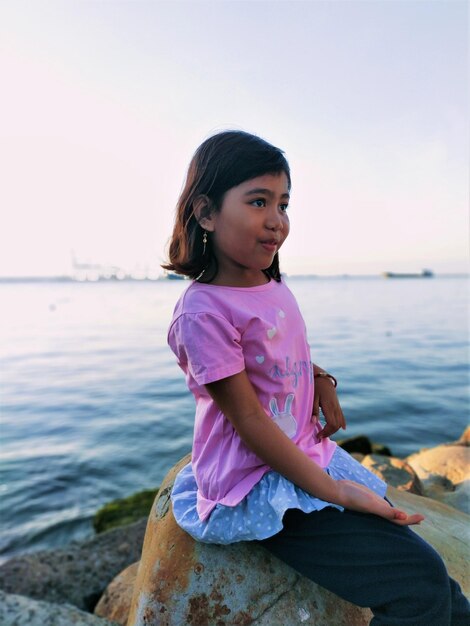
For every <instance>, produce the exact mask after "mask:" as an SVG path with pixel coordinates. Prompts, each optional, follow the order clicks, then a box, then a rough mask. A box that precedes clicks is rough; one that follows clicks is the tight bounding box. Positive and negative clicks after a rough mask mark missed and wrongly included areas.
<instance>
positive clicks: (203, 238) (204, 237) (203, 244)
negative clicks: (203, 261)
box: [202, 230, 207, 256]
mask: <svg viewBox="0 0 470 626" xmlns="http://www.w3.org/2000/svg"><path fill="white" fill-rule="evenodd" d="M206 244H207V231H206V230H205V231H204V234H203V236H202V256H204V255H205V254H206Z"/></svg>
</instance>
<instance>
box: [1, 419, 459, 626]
mask: <svg viewBox="0 0 470 626" xmlns="http://www.w3.org/2000/svg"><path fill="white" fill-rule="evenodd" d="M341 445H342V446H343V447H344V448H345V449H346V450H348V452H350V453H351V454H353V455H354V456H355V457H357V458H358V459H359V460H360V461H361V462H362V463H363V464H364V465H365V466H367V467H368V468H369V469H370V470H371V471H373V472H374V473H376V474H377V475H379V476H380V477H382V478H383V479H384V480H386V481H387V482H388V484H389V485H391V486H392V487H391V490H390V491H391V499H392V500H393V501H394V502H396V504H397V505H398V506H402V507H403V508H405V509H407V510H408V511H410V512H413V511H420V512H422V513H423V514H424V515H425V516H426V521H425V522H423V524H421V525H420V526H419V527H417V528H416V531H417V532H418V533H419V534H420V535H422V536H423V537H424V538H425V539H426V540H427V541H429V542H430V543H431V544H432V545H433V546H434V547H435V548H436V549H437V550H438V552H439V553H440V554H441V556H442V557H443V559H444V560H445V562H446V565H447V568H448V570H449V572H450V574H451V575H452V576H453V577H455V578H456V579H457V580H458V581H459V582H460V584H461V586H462V588H463V589H464V591H465V593H466V594H467V596H468V595H470V571H469V568H468V563H469V562H470V561H469V557H470V549H469V544H470V541H469V539H470V517H469V515H470V462H469V461H470V449H469V445H470V428H468V429H467V430H466V431H465V433H464V434H463V435H462V437H461V438H460V439H459V440H458V441H455V442H452V443H447V444H443V445H440V446H437V447H434V448H429V449H423V450H421V451H419V452H416V453H415V454H412V455H410V456H409V457H407V458H405V459H399V458H396V457H393V456H391V455H390V451H389V450H388V449H387V448H384V447H377V446H374V445H373V444H371V443H370V441H369V440H368V439H367V438H366V437H358V438H354V439H352V440H351V439H350V440H345V441H343V442H341ZM186 460H187V459H183V460H182V461H181V462H180V463H179V464H178V465H177V466H175V468H173V469H172V470H171V471H170V472H169V474H168V475H167V477H166V478H165V480H164V482H163V483H162V485H161V487H160V490H159V491H158V493H157V492H156V491H155V492H146V493H142V494H139V495H138V496H133V497H132V498H130V499H127V500H126V501H119V502H116V503H111V505H110V506H109V507H108V508H107V509H105V510H104V511H102V512H100V514H99V515H98V516H97V518H96V520H95V528H97V529H98V530H103V529H105V528H107V527H109V526H110V527H111V529H109V530H104V532H99V533H97V534H96V535H95V536H94V537H92V538H90V539H88V540H85V541H80V542H72V543H70V544H67V545H66V546H64V547H63V548H61V549H55V550H43V551H40V552H37V553H34V554H26V555H23V556H18V557H14V558H12V559H10V560H9V561H7V562H6V563H4V564H3V565H2V566H0V590H1V591H0V624H1V625H2V626H23V625H24V626H26V625H27V626H71V625H76V626H113V625H114V626H117V625H125V624H127V622H128V619H129V624H130V625H132V626H134V625H135V626H143V625H144V624H145V625H147V626H159V625H162V626H163V625H165V626H183V625H184V624H192V625H194V626H219V625H220V626H223V625H227V626H228V625H231V624H256V625H258V626H263V625H264V626H285V624H286V623H289V624H306V625H308V624H315V625H316V626H322V625H324V626H331V625H332V624H335V626H341V625H343V624H344V626H346V625H347V626H365V625H366V624H368V622H369V620H370V617H371V614H370V612H369V611H368V610H367V609H360V608H358V607H356V606H353V605H351V604H349V603H347V602H344V601H342V600H340V599H339V598H337V597H336V596H334V595H333V594H331V593H329V592H327V591H325V590H324V589H322V588H320V587H318V586H317V585H314V584H313V583H311V582H310V581H308V580H306V579H304V578H302V577H300V576H299V575H297V574H296V573H295V572H294V571H293V570H291V569H290V568H288V567H287V566H285V565H284V564H282V563H280V562H279V561H277V560H276V559H274V557H271V556H270V555H268V554H267V553H266V552H265V551H262V549H261V548H257V547H256V546H249V545H247V544H239V545H237V546H226V547H220V546H208V545H205V544H196V543H195V542H194V541H193V540H192V539H191V538H190V537H189V536H188V535H186V534H185V533H183V532H182V531H181V530H180V529H179V528H178V527H177V526H176V524H175V522H174V519H173V515H172V514H171V506H170V503H169V492H170V490H171V485H172V483H173V479H174V476H175V473H176V471H177V470H178V467H179V466H181V463H184V462H186ZM155 496H156V497H155ZM154 498H155V506H153V507H152V506H151V502H152V500H153V499H154ZM150 509H151V512H150V516H149V517H148V519H147V516H148V513H147V512H148V511H149V510H150ZM135 512H137V514H138V516H139V517H140V519H138V521H132V523H129V522H130V521H131V520H132V517H130V516H131V515H132V514H133V513H135ZM121 514H123V515H124V523H125V525H121V526H118V524H120V523H121V522H120V521H119V519H118V518H119V517H120V515H121ZM107 524H109V526H107ZM146 529H147V530H146ZM144 537H145V542H144ZM142 546H143V552H142ZM141 554H142V558H141ZM136 581H137V583H136ZM135 583H136V584H135ZM134 587H135V589H136V591H135V594H133V591H134ZM133 596H134V597H133Z"/></svg>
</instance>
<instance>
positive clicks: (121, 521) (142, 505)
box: [93, 487, 158, 533]
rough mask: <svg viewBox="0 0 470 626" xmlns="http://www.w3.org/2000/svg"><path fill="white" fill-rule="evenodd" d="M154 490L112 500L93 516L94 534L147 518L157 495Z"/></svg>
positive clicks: (156, 489)
mask: <svg viewBox="0 0 470 626" xmlns="http://www.w3.org/2000/svg"><path fill="white" fill-rule="evenodd" d="M157 491H158V487H155V489H145V490H144V491H138V492H137V493H134V494H132V495H131V496H128V497H127V498H119V499H117V500H112V501H111V502H108V503H107V504H105V505H103V506H102V507H101V508H100V509H99V510H98V511H97V512H96V513H95V515H94V516H93V528H94V529H95V532H97V533H102V532H104V531H105V530H110V529H111V528H117V527H118V526H126V525H127V524H132V523H134V522H137V521H138V520H140V519H142V518H143V517H148V515H149V512H150V508H151V506H152V503H153V501H154V499H155V495H156V494H157Z"/></svg>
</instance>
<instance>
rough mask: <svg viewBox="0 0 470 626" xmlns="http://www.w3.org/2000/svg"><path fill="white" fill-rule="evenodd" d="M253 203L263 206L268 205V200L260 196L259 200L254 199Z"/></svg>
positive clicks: (256, 205) (259, 206)
mask: <svg viewBox="0 0 470 626" xmlns="http://www.w3.org/2000/svg"><path fill="white" fill-rule="evenodd" d="M251 204H252V205H253V206H255V207H258V208H261V207H264V206H266V200H263V198H258V199H257V200H253V202H252V203H251Z"/></svg>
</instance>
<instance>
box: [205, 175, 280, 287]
mask: <svg viewBox="0 0 470 626" xmlns="http://www.w3.org/2000/svg"><path fill="white" fill-rule="evenodd" d="M288 204H289V186H288V181H287V176H286V174H285V173H284V172H281V173H279V174H264V175H263V176H258V177H256V178H252V179H250V180H247V181H245V182H243V183H241V184H240V185H237V186H236V187H232V188H231V189H229V190H228V191H227V192H226V194H225V196H224V199H223V202H222V206H221V208H220V211H219V212H214V213H212V214H211V216H210V217H209V218H207V220H205V221H204V223H203V224H202V225H203V227H204V228H205V229H206V230H208V231H210V232H211V233H212V235H211V237H212V246H213V250H214V254H215V256H216V258H217V261H218V263H219V270H218V273H217V276H216V278H215V279H214V281H213V283H214V284H218V285H226V286H233V287H252V286H255V285H260V284H263V283H265V282H266V276H265V274H264V273H263V271H262V270H265V269H267V268H268V267H270V265H271V263H272V262H273V259H274V255H275V254H276V252H277V251H278V250H279V248H280V247H281V246H282V244H283V243H284V241H285V239H286V237H287V235H288V234H289V217H288V216H287V206H288Z"/></svg>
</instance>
